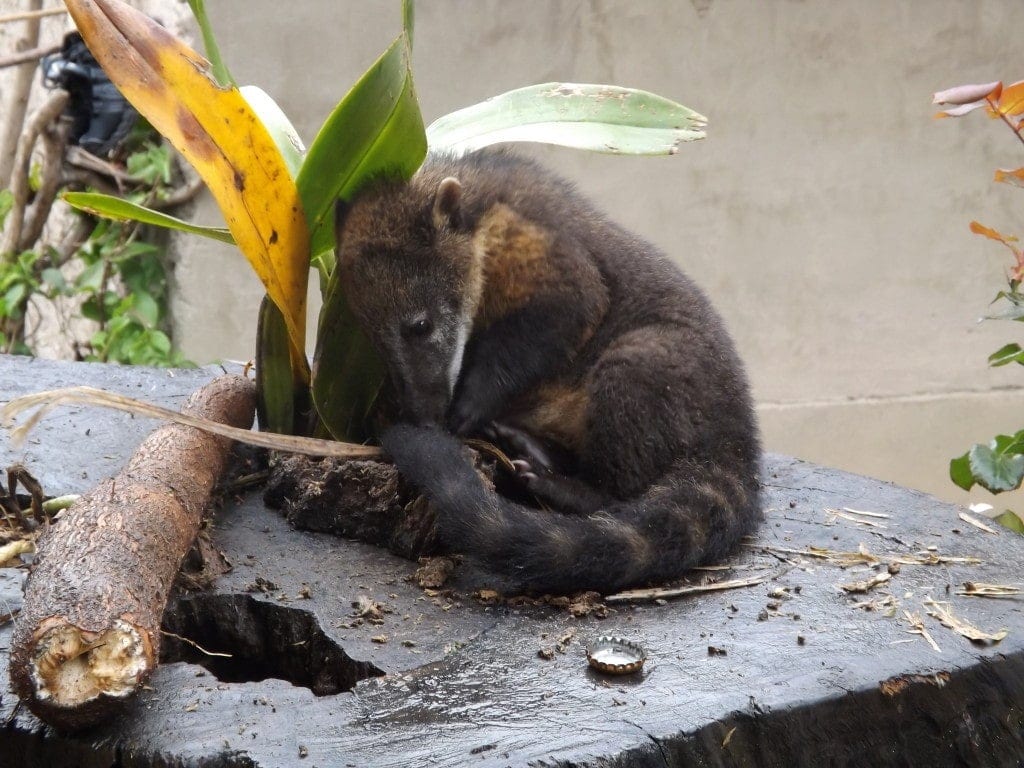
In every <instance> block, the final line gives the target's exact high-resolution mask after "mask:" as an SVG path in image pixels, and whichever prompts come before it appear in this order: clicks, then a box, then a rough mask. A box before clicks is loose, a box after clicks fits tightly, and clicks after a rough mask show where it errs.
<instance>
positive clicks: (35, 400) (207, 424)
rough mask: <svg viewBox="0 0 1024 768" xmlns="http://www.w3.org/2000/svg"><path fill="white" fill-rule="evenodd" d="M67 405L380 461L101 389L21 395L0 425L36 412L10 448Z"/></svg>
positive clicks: (336, 445)
mask: <svg viewBox="0 0 1024 768" xmlns="http://www.w3.org/2000/svg"><path fill="white" fill-rule="evenodd" d="M71 403H77V404H80V405H94V406H101V407H104V408H112V409H114V410H115V411H123V412H125V413H134V414H137V415H139V416H147V417H149V418H152V419H162V420H164V421H171V422H174V423H175V424H184V425H185V426H189V427H195V428H196V429H201V430H203V431H204V432H208V433H210V434H213V435H220V436H221V437H226V438H228V439H229V440H237V441H238V442H240V443H245V444H246V445H255V446H257V447H260V448H270V449H272V450H278V451H290V452H292V453H302V454H306V455H308V456H330V457H333V458H339V459H379V458H380V457H381V450H380V448H377V447H375V446H372V445H357V444H355V443H342V442H336V441H334V440H319V439H316V438H312V437H296V436H294V435H278V434H273V433H270V432H252V431H250V430H248V429H237V428H235V427H230V426H228V425H227V424H221V423H220V422H216V421H209V420H207V419H200V418H197V417H195V416H189V415H188V414H185V413H178V412H177V411H172V410H169V409H167V408H161V407H160V406H157V405H152V404H151V403H146V402H143V401H142V400H135V399H134V398H131V397H123V396H122V395H116V394H114V393H113V392H104V391H103V390H102V389H94V388H93V387H69V388H67V389H54V390H49V391H47V392H37V393H35V394H32V395H23V396H22V397H19V398H16V399H14V400H11V401H10V402H9V403H7V404H6V405H5V406H3V408H0V423H2V424H3V425H4V426H7V427H11V426H12V425H13V423H14V418H15V417H16V416H17V415H18V414H20V413H22V412H23V411H26V410H28V409H30V408H38V410H36V411H35V412H34V413H33V414H32V415H31V416H30V417H29V418H28V419H27V420H26V421H25V423H24V424H22V425H20V426H18V427H16V428H13V429H11V444H12V445H13V446H15V447H17V445H19V444H20V443H21V441H23V440H24V439H25V437H26V436H27V435H28V433H29V431H31V430H32V428H33V427H35V426H36V424H38V423H39V420H40V419H42V418H43V417H44V416H45V415H46V414H47V413H49V412H50V411H51V410H53V409H54V408H56V407H57V406H59V405H67V404H71Z"/></svg>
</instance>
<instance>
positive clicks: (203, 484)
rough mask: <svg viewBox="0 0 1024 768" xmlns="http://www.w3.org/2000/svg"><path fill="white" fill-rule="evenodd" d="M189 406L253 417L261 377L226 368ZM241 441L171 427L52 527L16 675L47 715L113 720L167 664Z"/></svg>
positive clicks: (236, 421) (29, 595)
mask: <svg viewBox="0 0 1024 768" xmlns="http://www.w3.org/2000/svg"><path fill="white" fill-rule="evenodd" d="M183 411H185V412H186V413H189V414H191V415H194V416H201V417H203V418H206V419H211V420H215V421H220V422H223V423H226V424H231V425H233V426H237V427H241V428H245V427H248V426H250V425H251V424H252V421H253V416H254V413H255V391H254V386H253V383H252V382H251V381H249V380H248V379H245V378H243V377H241V376H226V377H221V378H218V379H215V380H214V381H212V382H210V383H209V384H207V385H206V386H204V387H203V388H201V389H199V390H198V391H196V392H195V393H194V394H193V395H192V397H191V398H189V401H188V402H187V403H186V404H185V407H184V408H183ZM230 445H231V441H229V440H226V439H224V438H222V437H215V436H213V435H209V434H207V433H205V432H201V431H199V430H197V429H194V428H192V427H185V426H178V425H168V426H164V427H161V428H159V429H157V430H156V431H154V432H152V433H151V434H150V435H149V436H148V437H147V438H146V439H145V440H144V441H143V442H142V444H141V445H140V446H139V447H138V449H137V450H136V451H135V454H134V455H133V456H132V458H131V460H130V461H129V463H128V464H127V466H125V467H124V468H123V469H122V470H121V472H120V473H118V474H117V476H115V477H114V478H112V479H109V480H106V481H104V482H102V483H100V484H99V485H98V486H96V487H95V488H93V489H92V490H91V491H89V492H88V493H86V494H85V495H83V496H82V498H81V499H80V500H79V501H78V502H77V503H75V504H74V505H73V506H72V507H71V508H70V509H68V510H67V511H65V513H64V514H63V516H62V517H61V518H60V519H59V521H58V522H57V523H56V524H54V526H53V527H52V528H51V529H50V530H49V531H48V532H47V533H46V534H44V535H43V537H41V539H40V541H39V545H38V557H37V559H36V562H35V564H34V565H33V567H32V571H31V574H30V575H29V578H28V581H27V583H26V587H25V603H24V608H23V610H22V612H21V614H20V616H19V617H18V620H17V622H16V625H15V629H14V638H13V642H12V647H11V665H10V674H11V682H12V683H13V686H14V690H15V692H16V693H17V694H18V696H20V697H21V699H22V700H23V701H24V702H25V703H26V704H27V705H28V707H29V708H30V709H31V710H32V711H33V712H35V713H36V714H37V715H38V716H39V717H40V718H42V719H43V720H45V721H46V722H47V723H49V724H51V725H53V726H55V727H57V728H60V729H64V730H76V729H79V728H82V727H86V726H89V725H92V724H95V723H97V722H99V721H101V720H102V719H105V718H106V717H108V716H109V715H110V713H111V711H112V710H114V709H117V708H118V707H119V705H121V704H123V703H124V702H126V701H128V700H129V699H130V698H131V696H132V695H133V694H134V693H135V692H136V691H137V690H138V689H139V688H140V687H141V686H142V684H143V683H144V682H145V680H146V678H147V677H148V676H149V675H150V674H151V673H152V671H153V670H154V668H155V667H156V664H157V660H158V658H159V653H160V618H161V615H162V614H163V611H164V607H165V605H166V603H167V598H168V594H169V591H170V588H171V584H172V582H173V581H174V577H175V574H176V573H177V571H178V567H179V565H180V563H181V561H182V558H183V557H184V556H185V554H186V553H187V551H188V549H189V546H190V545H191V543H192V541H193V539H194V538H195V536H196V533H197V532H198V530H199V525H200V522H201V520H202V515H203V511H204V509H205V507H206V505H207V502H208V500H209V496H210V492H211V490H212V489H213V486H214V484H215V483H216V482H217V479H218V478H219V477H220V475H221V474H222V472H223V470H224V468H225V465H226V463H227V460H228V455H229V448H230Z"/></svg>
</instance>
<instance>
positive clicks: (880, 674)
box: [0, 358, 1024, 767]
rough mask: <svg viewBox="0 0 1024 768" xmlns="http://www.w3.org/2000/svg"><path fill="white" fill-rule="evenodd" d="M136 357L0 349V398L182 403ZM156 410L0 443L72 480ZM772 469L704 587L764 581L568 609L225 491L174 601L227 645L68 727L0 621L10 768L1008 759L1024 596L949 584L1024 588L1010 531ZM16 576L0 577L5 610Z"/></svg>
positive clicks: (56, 426) (1, 692)
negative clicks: (116, 364)
mask: <svg viewBox="0 0 1024 768" xmlns="http://www.w3.org/2000/svg"><path fill="white" fill-rule="evenodd" d="M126 370H127V369H115V370H113V371H112V372H111V369H109V368H107V367H105V366H85V365H73V364H54V363H41V362H35V363H25V362H22V361H14V362H12V360H11V359H10V358H0V392H2V393H4V394H3V395H0V397H6V396H7V395H8V394H11V395H14V394H20V393H22V392H29V391H35V390H38V389H43V388H50V387H54V386H59V385H67V384H71V383H76V384H92V385H102V384H103V383H104V380H105V379H107V377H109V376H111V375H112V378H111V379H110V381H111V382H112V384H113V386H114V387H115V388H120V390H121V391H127V392H128V393H130V394H134V395H142V396H145V397H147V398H150V399H152V400H154V401H155V402H159V403H162V404H169V405H175V406H177V405H180V403H181V401H182V399H183V398H184V396H185V395H187V394H188V392H190V391H191V390H192V389H194V388H196V387H197V386H199V385H200V384H201V383H202V382H203V381H205V380H208V379H209V378H212V376H213V375H214V372H213V371H198V372H186V373H176V374H175V377H174V378H171V377H169V376H168V375H167V374H166V373H163V372H147V371H131V372H128V373H126V372H125V371H126ZM29 374H31V375H29ZM151 427H152V425H151V424H149V423H146V424H140V423H137V422H136V423H133V420H130V419H127V418H126V417H124V416H122V415H120V414H109V413H106V412H102V411H86V410H81V409H78V410H74V411H64V410H62V411H58V412H55V413H54V414H52V415H51V416H49V417H48V418H47V420H46V421H45V423H44V425H43V427H42V428H41V429H40V430H39V431H37V432H36V433H35V435H34V440H35V442H34V443H32V444H30V445H29V446H28V447H27V450H25V451H14V450H12V449H10V447H9V446H7V445H6V443H5V442H3V441H2V439H0V462H2V463H4V464H6V463H8V462H10V461H12V460H23V461H25V462H26V463H27V464H28V466H29V468H30V469H31V470H32V471H33V472H35V473H36V475H37V477H39V478H40V479H41V480H43V482H44V487H45V488H46V490H47V492H48V493H50V494H60V493H64V492H68V491H74V490H76V486H78V487H80V478H81V475H82V473H86V474H87V475H89V476H90V480H92V479H95V478H97V477H100V476H103V475H104V474H112V473H113V472H114V471H116V469H117V467H118V466H120V464H121V463H123V461H124V460H125V458H126V457H127V455H128V454H129V453H130V452H131V450H132V449H133V448H134V446H135V444H137V442H138V441H139V440H141V438H142V436H143V435H144V434H145V432H147V431H148V429H149V428H151ZM72 438H73V439H74V444H73V445H72V444H71V443H72ZM97 448H98V450H96V449H97ZM110 457H113V458H110ZM112 465H113V466H112ZM763 477H764V483H765V490H766V498H767V510H766V520H765V522H764V524H763V525H762V526H761V528H760V530H759V532H758V535H757V536H756V537H755V538H754V539H753V540H751V541H750V542H748V543H747V545H745V546H744V548H743V549H742V550H741V551H740V552H738V553H737V554H736V555H735V556H734V557H733V558H732V559H731V560H730V561H729V563H727V564H723V565H728V566H729V568H728V569H723V570H712V571H702V572H695V573H694V576H693V582H694V584H702V583H706V582H711V581H715V582H722V581H729V580H742V581H744V582H750V581H752V580H755V578H754V577H763V578H764V581H762V582H759V583H756V584H754V585H753V586H745V587H738V588H735V589H729V590H721V591H709V592H702V593H695V594H692V595H686V596H682V597H679V598H675V599H671V600H666V601H664V602H648V603H644V604H640V605H631V604H628V603H625V604H623V603H615V604H609V605H607V606H606V610H605V611H600V612H596V613H594V612H592V613H588V614H586V615H582V616H576V615H574V612H573V611H572V610H570V609H568V608H567V607H566V606H565V605H559V604H555V605H543V604H541V605H537V604H532V603H530V602H526V601H518V600H508V599H498V598H496V597H495V595H494V594H493V592H492V591H491V590H495V591H499V592H500V590H501V585H500V584H498V583H497V582H494V581H492V580H490V579H489V577H488V575H487V574H484V573H480V572H478V571H475V570H473V569H472V568H471V567H469V565H468V564H462V565H459V566H457V567H456V569H455V571H454V573H453V574H452V576H451V578H450V580H449V582H448V583H447V584H445V585H444V586H442V587H440V588H437V589H425V588H423V587H421V586H420V585H419V584H418V583H417V581H416V579H415V576H414V574H415V572H416V570H417V568H418V564H417V563H415V562H412V561H410V560H407V559H404V558H401V557H398V556H396V555H394V554H393V553H390V552H388V551H386V550H384V549H381V548H378V547H375V546H371V545H368V544H364V543H358V542H354V541H349V540H346V539H343V538H338V537H334V536H330V535H326V534H322V533H314V532H308V531H296V530H294V529H293V528H291V527H290V526H289V525H288V522H287V521H286V520H285V519H284V517H283V516H282V514H281V513H279V512H277V511H275V510H272V509H269V508H268V507H267V506H266V505H265V504H264V502H263V500H262V498H261V496H260V494H259V492H248V493H245V494H239V495H238V496H237V497H236V498H231V499H229V500H228V502H227V503H226V504H225V506H224V508H223V509H222V510H221V512H220V513H219V514H218V516H217V517H216V518H215V520H214V522H213V525H212V530H211V531H210V535H211V538H212V541H213V543H214V544H215V546H216V547H217V548H219V549H220V550H222V551H223V552H224V554H225V556H226V557H227V559H228V560H229V561H230V562H231V564H232V566H233V567H232V570H231V572H230V573H228V574H226V575H225V576H222V577H221V578H220V579H219V580H218V581H217V582H216V584H215V586H214V587H213V588H212V589H210V590H205V591H197V592H192V593H184V592H183V593H179V594H178V595H177V596H176V597H175V598H174V599H173V600H172V605H171V608H170V610H169V612H168V614H167V615H166V616H165V628H166V629H167V630H168V631H170V632H173V633H174V634H176V635H180V636H182V637H186V638H188V639H190V640H192V641H195V642H197V643H199V644H200V645H202V646H203V647H204V648H205V649H206V650H207V651H214V652H222V653H231V654H232V655H231V657H230V658H228V657H222V656H220V657H211V656H204V654H202V653H200V652H199V651H197V650H196V649H195V648H194V647H193V646H191V645H189V644H188V643H187V642H182V641H179V640H175V639H174V638H170V637H165V654H166V655H165V663H164V664H162V665H161V666H160V668H159V669H158V670H157V671H156V673H155V674H154V675H153V677H152V678H151V680H150V686H151V690H147V691H144V692H143V694H142V695H141V696H140V697H139V698H138V699H137V700H136V702H135V703H134V704H133V705H132V706H131V707H130V708H129V709H128V711H126V712H125V713H124V714H123V715H122V716H121V717H120V718H118V719H116V720H112V721H110V722H108V723H105V724H103V725H101V726H100V727H99V728H97V729H94V730H92V731H89V732H87V733H85V734H81V735H78V736H73V737H71V736H61V735H58V734H55V733H53V732H52V731H50V730H48V729H46V728H44V727H43V726H42V725H41V724H40V723H39V721H38V720H36V719H35V718H34V717H33V716H32V715H31V714H30V713H29V712H28V711H27V710H25V708H24V707H19V706H18V704H17V702H16V700H15V698H14V697H13V694H12V693H11V692H10V690H9V689H8V688H7V687H6V679H7V675H8V670H7V652H8V649H9V645H10V624H9V623H8V624H5V625H3V626H0V766H4V767H6V766H9V765H10V766H14V765H18V766H44V765H45V766H59V765H69V766H71V765H74V766H109V765H112V764H115V763H116V764H121V765H132V766H149V765H154V766H156V765H161V766H162V765H178V766H193V765H194V766H200V765H202V766H313V765H316V766H321V767H326V766H344V765H347V764H351V765H360V766H362V765H374V766H378V765H379V766H409V765H448V766H462V765H487V766H505V765H527V764H533V765H579V766H661V765H669V766H683V765H737V766H820V765H866V764H870V765H901V766H902V765H920V766H962V765H969V766H970V765H977V766H1002V765H1006V766H1011V765H1018V764H1019V763H1020V761H1021V760H1022V759H1024V737H1022V735H1021V734H1022V728H1024V723H1022V722H1021V719H1022V717H1024V715H1022V713H1024V616H1022V611H1021V609H1022V605H1024V604H1022V603H1021V601H1020V600H1018V599H1014V598H1003V599H995V598H984V597H976V596H971V595H969V594H963V593H964V592H970V591H971V589H970V588H969V587H965V584H968V583H970V584H975V585H977V584H978V583H989V584H1002V585H1016V586H1022V585H1024V538H1022V537H1020V536H1018V535H1017V534H1014V533H1011V532H1009V531H1005V530H1002V529H1000V528H998V527H993V530H996V531H997V532H996V533H989V532H986V531H984V530H982V529H980V528H978V527H976V526H974V525H972V524H970V523H969V522H967V521H965V520H963V519H961V517H960V516H959V514H960V513H961V512H963V510H962V509H960V508H957V507H955V506H953V505H949V504H944V503H942V502H939V501H937V500H935V499H933V498H931V497H929V496H927V495H924V494H921V493H917V492H913V491H908V490H906V489H903V488H899V487H895V486H892V485H890V484H887V483H882V482H879V481H876V480H871V479H868V478H863V477H858V476H854V475H850V474H846V473H843V472H839V471H836V470H833V469H828V468H825V467H820V466H816V465H813V464H808V463H805V462H800V461H796V460H793V459H789V458H785V457H779V456H769V457H768V459H767V461H766V464H765V467H764V472H763ZM864 512H869V513H872V514H870V515H864V514H860V513H864ZM882 573H886V574H889V578H888V580H879V579H878V577H879V575H880V574H882ZM21 580H22V572H20V571H17V570H13V569H4V570H0V615H2V614H3V613H4V611H5V610H8V609H9V608H10V609H15V608H16V607H17V605H18V602H19V600H20V594H21ZM871 581H875V582H877V583H876V584H875V585H874V586H872V587H869V588H868V591H867V592H857V591H849V590H848V589H844V587H850V586H852V585H857V584H858V583H864V582H871ZM481 590H483V591H482V592H481ZM943 604H945V605H943ZM5 605H6V606H8V607H9V608H5V607H4V606H5ZM936 606H940V607H945V608H946V609H948V610H949V611H950V612H951V613H952V614H953V615H954V616H955V617H957V618H959V619H962V620H964V621H966V622H969V623H970V624H971V625H973V626H975V627H977V628H978V629H981V630H985V631H988V632H991V633H995V632H997V631H1000V630H1006V632H1007V635H1006V636H1005V638H1004V639H1002V640H1001V641H1000V642H998V643H974V642H971V641H970V640H968V639H967V638H965V637H964V636H962V635H961V634H959V633H957V632H956V631H954V630H953V629H950V628H948V627H946V626H944V625H943V624H942V623H940V621H939V620H937V619H936V618H933V617H932V616H931V615H929V611H931V612H932V613H936V614H938V613H940V611H939V609H938V608H937V607H936ZM599 615H604V616H605V617H604V618H598V616H599ZM922 629H923V631H924V633H925V634H921V630H922ZM609 633H610V634H618V635H622V636H624V637H627V638H630V639H632V640H635V641H638V642H640V643H641V644H643V645H644V646H645V648H646V649H647V653H648V661H647V663H646V666H645V667H644V670H643V672H642V673H640V674H638V675H635V676H631V677H627V678H608V677H603V676H600V675H598V674H597V673H595V672H593V671H591V670H590V669H589V668H588V667H587V664H586V660H585V657H584V648H585V645H586V643H587V642H588V641H590V640H592V639H593V638H595V637H597V636H598V635H601V634H609ZM925 635H927V637H926V636H925ZM928 638H930V639H931V642H933V643H934V644H935V647H933V645H932V644H931V643H930V642H929V639H928ZM936 647H937V649H936Z"/></svg>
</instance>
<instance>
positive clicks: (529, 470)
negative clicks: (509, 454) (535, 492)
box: [512, 459, 537, 488]
mask: <svg viewBox="0 0 1024 768" xmlns="http://www.w3.org/2000/svg"><path fill="white" fill-rule="evenodd" d="M512 466H513V467H515V469H516V479H517V480H518V481H519V482H521V483H522V484H523V485H525V486H526V487H527V488H529V487H530V486H531V485H532V484H534V483H536V482H537V473H536V472H534V471H533V466H531V464H530V462H528V461H524V460H523V459H513V460H512Z"/></svg>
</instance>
